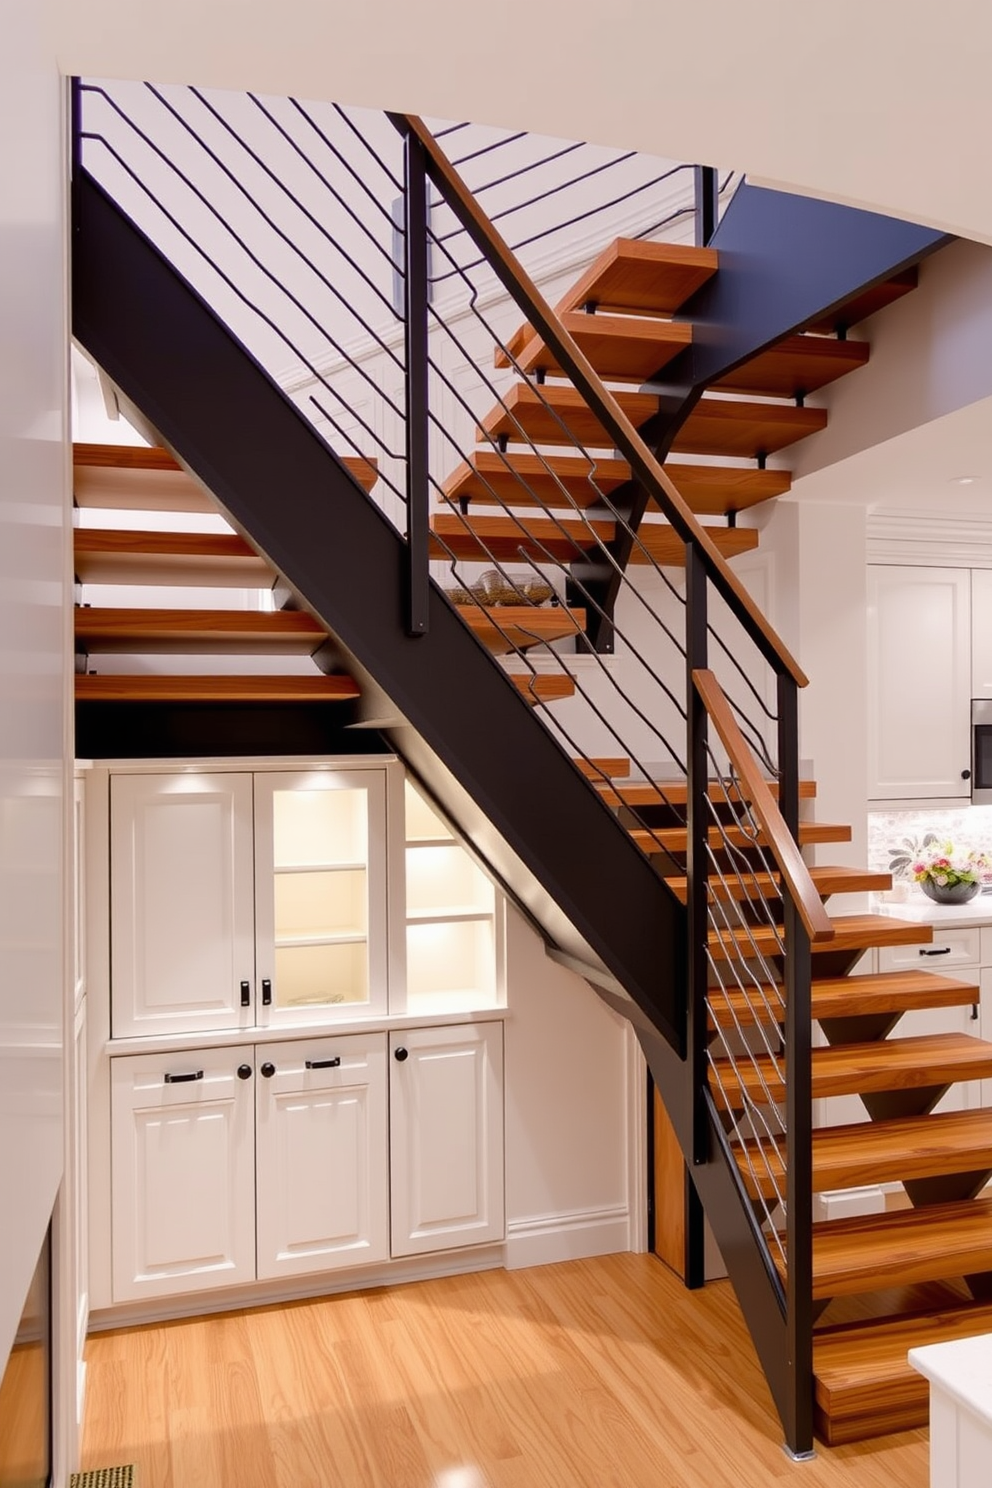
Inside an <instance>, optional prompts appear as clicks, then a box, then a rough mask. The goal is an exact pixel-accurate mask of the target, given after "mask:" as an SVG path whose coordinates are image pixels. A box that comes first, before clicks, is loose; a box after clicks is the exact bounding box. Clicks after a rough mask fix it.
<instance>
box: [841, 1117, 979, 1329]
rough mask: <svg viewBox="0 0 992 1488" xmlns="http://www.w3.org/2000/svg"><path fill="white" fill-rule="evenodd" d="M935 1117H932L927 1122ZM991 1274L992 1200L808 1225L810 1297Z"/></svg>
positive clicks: (969, 1201)
mask: <svg viewBox="0 0 992 1488" xmlns="http://www.w3.org/2000/svg"><path fill="white" fill-rule="evenodd" d="M935 1119H937V1118H934V1117H931V1118H930V1120H935ZM983 1271H992V1199H970V1200H968V1201H967V1202H964V1203H958V1204H927V1205H926V1206H925V1207H923V1208H921V1209H900V1210H896V1211H894V1212H893V1213H888V1214H868V1215H864V1216H861V1217H859V1218H855V1219H834V1220H828V1221H823V1222H821V1223H819V1224H815V1225H814V1226H813V1296H814V1299H816V1300H820V1299H824V1298H827V1297H842V1296H850V1295H853V1294H854V1293H857V1292H870V1291H873V1290H875V1289H876V1288H877V1287H878V1285H879V1283H880V1282H883V1283H884V1285H885V1286H912V1285H914V1284H915V1283H917V1282H921V1281H939V1280H943V1279H946V1278H947V1277H951V1276H971V1275H975V1274H977V1273H980V1272H983Z"/></svg>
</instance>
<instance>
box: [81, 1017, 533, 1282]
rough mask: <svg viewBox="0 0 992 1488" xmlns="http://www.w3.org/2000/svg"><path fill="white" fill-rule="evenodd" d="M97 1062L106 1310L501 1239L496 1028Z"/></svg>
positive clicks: (499, 1076)
mask: <svg viewBox="0 0 992 1488" xmlns="http://www.w3.org/2000/svg"><path fill="white" fill-rule="evenodd" d="M387 1045H388V1047H389V1049H390V1052H391V1054H392V1058H391V1059H390V1060H389V1061H388V1063H389V1066H390V1068H389V1072H388V1075H387ZM111 1067H112V1074H111V1101H112V1171H111V1192H112V1209H113V1222H112V1234H113V1239H112V1249H113V1301H114V1303H120V1302H129V1301H135V1300H137V1299H139V1298H141V1297H158V1296H167V1295H173V1294H175V1293H179V1292H196V1291H203V1290H212V1289H214V1288H217V1287H222V1286H233V1285H236V1284H238V1283H242V1282H251V1281H255V1280H256V1279H257V1280H260V1281H262V1280H273V1279H278V1278H279V1277H282V1276H295V1275H300V1274H305V1273H313V1272H320V1271H332V1270H335V1269H343V1268H348V1267H353V1266H362V1265H369V1264H372V1263H375V1262H385V1261H388V1260H389V1258H390V1256H407V1255H418V1254H421V1253H423V1252H426V1251H443V1250H447V1249H453V1248H460V1247H462V1246H465V1245H473V1244H480V1243H482V1242H484V1241H493V1240H501V1239H502V1238H503V1229H504V1220H503V1112H502V1025H501V1024H500V1023H495V1024H478V1025H466V1026H453V1027H443V1028H436V1029H430V1030H427V1029H410V1030H404V1031H402V1032H400V1031H395V1032H393V1033H392V1034H389V1035H387V1033H386V1032H370V1033H362V1034H340V1035H335V1036H333V1037H322V1038H311V1039H292V1040H286V1041H284V1042H278V1043H277V1042H266V1043H259V1044H254V1045H252V1044H238V1045H234V1046H232V1047H229V1048H221V1049H209V1050H204V1049H190V1050H186V1051H184V1052H182V1053H169V1054H155V1055H149V1056H146V1055H140V1054H138V1055H124V1056H121V1057H115V1058H113V1059H112V1060H111ZM390 1232H392V1237H393V1243H392V1245H390Z"/></svg>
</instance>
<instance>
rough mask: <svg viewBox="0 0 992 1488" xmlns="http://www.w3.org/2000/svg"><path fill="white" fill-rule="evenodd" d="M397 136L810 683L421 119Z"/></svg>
mask: <svg viewBox="0 0 992 1488" xmlns="http://www.w3.org/2000/svg"><path fill="white" fill-rule="evenodd" d="M390 117H391V118H392V120H393V122H394V124H395V125H396V127H397V128H398V129H399V130H400V131H401V132H407V131H408V132H409V133H411V134H413V135H414V136H415V137H416V138H417V139H418V140H419V141H420V143H421V145H422V146H423V149H424V154H425V160H426V168H427V174H428V175H429V176H430V178H431V180H432V181H433V182H434V184H435V186H437V188H438V190H439V191H440V192H441V193H442V195H443V196H444V198H445V200H446V201H447V204H448V206H449V207H451V209H452V211H453V212H454V213H455V215H456V217H457V218H458V219H459V221H460V222H461V224H462V226H463V227H464V228H465V230H466V231H467V232H468V234H469V236H470V237H471V238H472V240H473V242H474V243H475V245H476V247H477V248H478V249H479V250H480V252H481V253H482V254H483V255H484V257H485V258H486V260H487V261H488V263H489V265H490V267H491V268H493V269H494V270H495V272H496V274H497V276H498V277H499V279H500V280H501V282H502V283H503V285H504V287H505V288H506V289H507V290H508V291H509V292H510V294H511V295H512V296H513V298H514V299H515V300H516V301H517V304H518V305H519V306H520V308H521V309H522V310H523V312H524V314H525V315H526V316H527V319H528V320H529V321H530V323H531V325H532V326H533V327H534V329H535V330H536V331H537V332H538V334H539V335H540V336H541V337H542V339H543V340H544V342H545V344H546V345H547V346H548V347H549V348H550V350H551V351H552V352H553V353H554V355H555V357H556V358H557V360H558V365H559V366H560V367H561V368H562V369H563V371H564V372H566V373H567V374H568V376H569V377H570V378H571V379H572V382H573V383H574V384H575V386H576V387H577V388H578V390H579V392H580V393H581V394H582V396H583V397H584V398H585V400H586V402H587V403H588V405H589V407H590V408H591V409H592V411H593V413H595V415H596V417H597V418H598V419H599V421H600V423H601V424H602V425H603V427H604V428H605V429H606V430H607V432H608V433H609V435H610V436H611V438H612V439H613V441H614V444H615V445H616V447H617V449H618V450H620V452H621V453H622V454H623V455H624V457H625V458H626V460H627V462H628V464H629V465H630V467H631V471H632V472H633V474H634V475H635V476H636V477H637V479H638V480H639V481H640V482H641V484H642V485H643V486H644V487H645V488H646V489H647V490H648V491H650V492H651V494H652V495H653V496H654V497H655V498H656V500H657V502H658V504H659V506H660V507H661V509H662V511H663V512H664V513H665V516H666V517H667V518H668V520H669V521H670V522H671V524H672V526H673V527H674V528H675V530H676V532H677V533H678V535H679V537H680V538H681V539H682V541H683V542H685V543H694V544H695V545H696V547H697V548H698V550H699V553H700V555H701V556H702V558H703V561H704V563H705V565H706V571H707V574H708V575H709V577H710V579H712V581H713V583H714V584H715V585H716V587H717V589H718V590H719V592H720V593H721V594H722V595H723V598H724V599H725V600H726V602H727V604H728V605H729V607H730V609H731V611H732V613H733V614H734V615H736V617H737V618H738V619H739V620H740V621H741V623H742V624H743V625H744V626H745V628H746V629H747V630H748V632H749V634H750V635H751V637H752V639H753V640H754V642H755V644H756V645H757V647H758V649H759V650H760V651H761V653H762V655H763V656H764V657H765V659H766V661H768V662H769V663H770V664H771V665H772V666H773V667H774V668H775V669H776V671H777V672H782V671H784V672H787V673H788V674H789V675H790V676H791V677H792V678H793V679H794V681H795V682H796V685H797V686H799V687H805V686H806V685H807V682H808V680H809V679H808V678H807V677H806V675H805V673H804V672H803V670H802V668H801V667H800V666H799V663H798V662H797V661H796V659H795V658H794V657H793V656H792V654H791V653H790V652H789V650H788V648H787V647H786V646H785V644H784V643H783V641H782V640H781V638H780V637H779V636H778V634H777V632H776V631H775V630H774V628H773V627H772V626H771V625H770V624H769V622H768V621H767V620H766V618H765V616H764V615H763V614H762V613H761V611H760V610H759V609H758V607H757V605H756V604H755V603H754V601H753V600H752V598H751V596H750V595H749V594H748V592H747V590H746V589H745V588H744V585H743V584H742V583H741V582H740V580H739V579H738V578H737V575H736V574H735V573H734V572H733V570H732V569H731V568H730V566H729V565H728V563H727V561H726V559H725V558H724V557H723V554H722V553H721V552H720V550H719V549H718V548H717V546H716V544H715V543H714V542H713V540H712V538H711V537H710V536H709V534H708V532H707V530H706V528H705V527H703V526H702V525H701V524H700V523H699V522H697V521H696V518H695V516H694V514H693V513H692V511H691V510H690V509H689V507H688V506H687V505H686V503H685V501H684V500H683V499H682V497H681V496H680V495H679V493H678V491H677V490H676V488H675V486H674V485H673V483H672V481H671V480H670V479H669V477H668V476H667V475H666V474H665V471H664V470H663V469H662V467H661V464H660V463H659V461H658V460H657V459H656V458H655V456H654V455H653V454H652V453H651V450H650V449H649V448H648V446H647V445H646V444H645V442H644V440H643V439H642V438H641V436H640V434H638V432H637V430H636V429H635V428H634V426H633V424H632V423H631V422H630V420H629V419H628V418H627V416H626V414H625V413H624V412H623V410H622V409H621V407H620V405H619V403H618V402H617V400H616V398H615V397H614V396H613V394H612V393H611V392H610V390H609V389H608V388H607V387H605V386H604V385H603V381H602V379H601V377H600V376H599V373H598V372H597V371H596V369H595V368H594V367H593V366H592V364H591V362H590V361H589V360H588V358H587V357H586V355H585V353H584V352H583V351H582V350H581V349H580V347H579V346H578V345H577V344H576V342H575V340H574V339H573V337H572V336H571V335H570V333H569V332H568V331H567V330H566V329H565V327H564V326H563V325H562V323H561V321H560V320H559V318H558V316H557V315H556V314H555V312H554V311H553V310H552V308H551V306H550V305H549V304H548V302H547V300H545V298H544V296H543V295H542V294H541V292H540V290H539V289H538V288H537V286H536V285H535V284H534V282H533V280H532V279H531V278H530V276H529V275H528V274H527V272H526V271H525V270H524V268H523V267H522V265H521V264H520V263H518V261H517V259H516V257H515V255H514V254H513V252H512V250H511V249H510V248H509V247H508V246H507V244H506V242H505V241H504V239H503V238H502V236H501V235H500V233H499V232H498V231H497V229H496V228H495V227H494V226H493V224H492V223H491V222H490V221H489V218H488V217H487V216H486V214H485V213H484V212H483V211H482V209H481V207H480V206H479V204H478V202H477V201H476V200H475V197H474V196H473V195H472V193H471V192H470V191H469V189H468V187H467V186H466V185H465V183H464V181H463V180H462V178H461V176H459V174H458V172H457V171H456V170H455V168H454V166H453V165H452V164H451V162H450V161H449V160H448V157H447V156H446V155H445V153H444V151H443V150H442V149H441V148H440V146H439V145H438V143H437V141H436V140H435V138H434V136H433V135H432V134H431V132H430V130H429V129H428V128H427V126H426V125H425V124H424V122H423V120H422V119H419V118H417V117H416V115H413V114H393V115H390Z"/></svg>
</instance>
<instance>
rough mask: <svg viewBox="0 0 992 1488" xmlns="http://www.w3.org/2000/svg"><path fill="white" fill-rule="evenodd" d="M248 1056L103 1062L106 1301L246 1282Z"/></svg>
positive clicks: (249, 1270) (251, 1234)
mask: <svg viewBox="0 0 992 1488" xmlns="http://www.w3.org/2000/svg"><path fill="white" fill-rule="evenodd" d="M253 1058H254V1055H253V1050H252V1049H251V1047H250V1046H244V1047H241V1048H233V1049H220V1050H209V1051H207V1050H202V1049H194V1050H192V1051H187V1052H184V1053H181V1054H155V1055H149V1056H147V1057H145V1056H142V1055H129V1056H127V1057H126V1058H123V1059H113V1060H112V1061H111V1134H112V1161H111V1182H112V1187H113V1208H114V1225H113V1278H114V1280H113V1293H114V1301H115V1302H130V1301H134V1300H137V1299H138V1298H140V1297H146V1296H147V1297H153V1296H154V1297H161V1296H168V1295H170V1294H173V1293H177V1292H193V1291H199V1290H212V1289H213V1288H215V1287H220V1286H233V1285H235V1284H237V1283H240V1282H249V1281H254V1279H255V1160H254V1124H255V1123H254V1116H255V1112H254V1092H253V1079H252V1073H251V1071H252V1068H253ZM239 1071H240V1073H239ZM246 1071H247V1072H248V1073H247V1074H246Z"/></svg>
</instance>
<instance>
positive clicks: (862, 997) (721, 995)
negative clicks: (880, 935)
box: [669, 869, 979, 1026]
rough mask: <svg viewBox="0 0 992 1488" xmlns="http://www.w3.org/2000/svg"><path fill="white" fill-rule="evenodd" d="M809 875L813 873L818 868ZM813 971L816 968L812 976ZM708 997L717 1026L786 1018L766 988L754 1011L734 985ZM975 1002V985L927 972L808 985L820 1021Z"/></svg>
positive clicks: (776, 994)
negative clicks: (761, 1000) (760, 1001)
mask: <svg viewBox="0 0 992 1488" xmlns="http://www.w3.org/2000/svg"><path fill="white" fill-rule="evenodd" d="M812 871H813V872H814V873H815V871H816V870H815V869H814V870H812ZM669 882H671V880H669ZM815 970H816V967H815V964H814V973H815ZM707 996H708V999H709V1006H710V1016H711V1018H712V1019H713V1021H714V1022H717V1023H719V1024H720V1025H721V1026H734V1025H736V1024H740V1025H741V1026H743V1025H745V1024H748V1023H753V1022H755V1021H761V1022H765V1021H777V1022H782V1021H784V1018H785V1009H784V1006H783V1004H782V1002H781V992H780V991H779V989H777V988H770V987H769V988H766V989H765V997H764V1007H762V1006H760V1005H758V1006H757V1007H756V1004H757V1003H758V996H757V993H756V992H755V993H752V994H748V993H746V992H743V991H741V990H739V989H738V988H736V987H729V988H720V987H711V988H710V990H709V992H708V994H707ZM978 999H979V989H978V987H977V986H975V985H974V984H973V983H971V982H959V981H957V980H955V979H954V978H952V977H942V976H934V975H933V974H932V973H931V972H928V971H887V972H883V973H882V974H881V975H879V976H851V977H828V978H822V979H820V980H817V979H816V978H815V976H814V980H813V985H812V1010H813V1017H814V1018H815V1019H818V1020H820V1021H822V1020H824V1019H831V1018H859V1017H865V1016H868V1017H871V1016H873V1015H874V1014H876V1013H890V1014H891V1013H894V1014H899V1013H906V1012H915V1011H917V1010H919V1009H922V1008H944V1007H971V1006H974V1005H975V1004H976V1003H977V1002H978Z"/></svg>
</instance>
